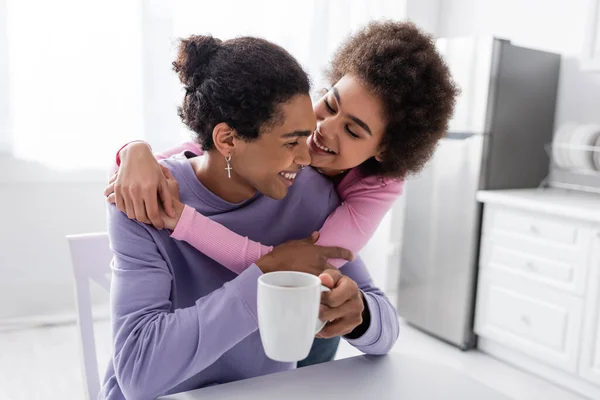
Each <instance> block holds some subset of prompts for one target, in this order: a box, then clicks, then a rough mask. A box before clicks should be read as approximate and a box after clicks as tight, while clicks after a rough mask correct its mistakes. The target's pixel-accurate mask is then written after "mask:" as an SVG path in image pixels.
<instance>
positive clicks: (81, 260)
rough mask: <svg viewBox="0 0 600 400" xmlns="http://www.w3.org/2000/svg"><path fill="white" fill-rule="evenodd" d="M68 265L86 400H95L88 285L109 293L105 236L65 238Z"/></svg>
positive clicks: (95, 365) (109, 257)
mask: <svg viewBox="0 0 600 400" xmlns="http://www.w3.org/2000/svg"><path fill="white" fill-rule="evenodd" d="M67 241H68V242H69V250H70V252H71V263H72V266H73V274H74V276H75V294H76V296H77V313H78V318H77V325H78V327H79V336H80V346H81V347H80V348H81V354H82V356H83V360H82V366H83V370H84V383H85V390H86V395H87V397H88V399H89V400H95V399H97V398H98V394H99V393H100V378H99V374H98V361H97V358H96V341H95V339H94V320H93V315H92V299H91V293H90V283H91V282H92V281H93V282H95V283H96V284H98V285H99V286H100V287H102V288H104V289H105V290H106V291H109V290H110V280H109V279H108V278H107V274H109V273H110V263H111V261H112V258H113V254H112V251H111V250H110V242H109V240H108V234H107V233H89V234H83V235H68V236H67Z"/></svg>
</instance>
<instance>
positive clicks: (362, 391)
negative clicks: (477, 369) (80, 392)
mask: <svg viewBox="0 0 600 400" xmlns="http://www.w3.org/2000/svg"><path fill="white" fill-rule="evenodd" d="M160 399H164V400H167V399H169V400H202V399H210V400H217V399H223V400H225V399H227V400H234V399H236V400H237V399H240V400H250V399H256V400H264V399H287V400H317V399H331V400H334V399H345V400H369V399H380V400H387V399H390V400H392V399H393V400H398V399H407V400H409V399H411V400H412V399H418V400H439V399H452V400H454V399H457V400H482V399H485V400H509V398H508V397H506V396H505V395H504V394H502V393H500V392H498V391H496V390H494V389H492V388H491V387H488V386H486V385H484V384H482V383H480V382H478V381H476V380H474V379H473V378H470V377H469V376H467V375H466V374H463V373H461V372H460V371H458V370H456V369H454V368H451V367H449V366H447V365H445V364H442V363H439V364H437V363H432V362H429V361H426V360H424V359H421V358H417V357H414V356H410V355H406V354H400V353H390V354H388V355H386V356H357V357H352V358H346V359H343V360H337V361H332V362H328V363H323V364H318V365H311V366H310V367H304V368H299V369H295V370H292V371H286V372H279V373H276V374H271V375H264V376H259V377H257V378H252V379H246V380H242V381H237V382H231V383H226V384H223V385H217V386H211V387H207V388H204V389H198V390H193V391H191V392H185V393H179V394H174V395H170V396H165V397H160Z"/></svg>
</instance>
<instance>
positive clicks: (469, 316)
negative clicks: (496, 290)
mask: <svg viewBox="0 0 600 400" xmlns="http://www.w3.org/2000/svg"><path fill="white" fill-rule="evenodd" d="M437 47H438V49H439V50H440V52H441V53H442V54H443V55H444V57H445V59H446V62H447V63H448V66H449V67H450V69H451V71H452V74H453V77H454V79H455V80H456V82H457V83H458V85H459V86H460V88H461V94H460V97H459V99H458V102H457V105H456V110H455V114H454V116H453V118H452V121H451V123H450V129H449V131H448V132H447V135H446V137H445V138H444V139H442V140H441V143H440V144H439V146H438V148H437V150H436V152H435V154H434V156H433V157H432V159H431V161H430V162H429V163H428V165H427V166H426V167H425V169H424V170H423V171H422V172H421V173H420V174H419V175H418V176H415V177H413V178H410V179H409V180H408V181H407V184H406V191H405V196H406V199H405V201H406V209H405V213H404V215H405V217H404V218H405V219H404V223H403V229H404V231H403V234H402V247H401V258H400V262H401V265H400V282H399V287H398V300H397V309H398V312H399V314H400V316H401V317H402V318H403V319H405V320H406V321H407V322H408V323H409V324H411V325H414V326H416V327H417V328H419V329H421V330H423V331H425V332H427V333H429V334H431V335H433V336H435V337H438V338H440V339H442V340H444V341H447V342H449V343H452V344H454V345H456V346H458V347H460V348H462V349H468V348H471V347H473V346H474V345H475V334H474V333H473V314H474V306H475V305H474V301H475V289H476V288H475V285H476V282H477V265H478V256H479V254H478V253H479V237H480V228H481V206H480V204H478V203H477V201H476V199H475V195H476V192H477V191H478V190H482V189H509V188H527V187H536V186H538V185H539V184H540V183H541V181H542V180H544V178H545V177H546V175H547V173H548V166H549V158H548V156H547V154H546V151H545V147H544V146H545V144H546V143H549V142H550V141H551V138H552V132H553V125H554V113H555V106H556V95H557V87H558V77H559V69H560V56H559V55H557V54H552V53H547V52H543V51H538V50H533V49H527V48H523V47H519V46H515V45H512V44H511V43H510V42H508V41H505V40H500V39H497V38H492V37H481V38H452V39H438V40H437Z"/></svg>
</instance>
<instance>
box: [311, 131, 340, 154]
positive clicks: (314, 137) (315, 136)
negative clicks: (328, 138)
mask: <svg viewBox="0 0 600 400" xmlns="http://www.w3.org/2000/svg"><path fill="white" fill-rule="evenodd" d="M313 142H315V144H316V145H317V147H318V148H320V149H321V150H323V151H325V152H327V153H329V154H335V151H333V150H331V149H330V148H329V147H325V146H323V145H322V144H321V143H319V142H318V141H317V135H314V136H313Z"/></svg>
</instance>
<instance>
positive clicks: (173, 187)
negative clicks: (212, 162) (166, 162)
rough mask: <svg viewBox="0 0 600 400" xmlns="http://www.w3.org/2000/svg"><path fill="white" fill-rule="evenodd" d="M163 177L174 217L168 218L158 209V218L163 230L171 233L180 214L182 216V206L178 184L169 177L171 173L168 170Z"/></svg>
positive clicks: (162, 209)
mask: <svg viewBox="0 0 600 400" xmlns="http://www.w3.org/2000/svg"><path fill="white" fill-rule="evenodd" d="M165 172H166V173H165V175H166V177H167V187H168V190H169V194H170V196H171V198H172V199H173V213H174V216H172V217H171V216H169V215H168V214H167V213H166V211H165V209H164V208H163V207H160V210H159V212H160V218H161V219H162V222H163V224H164V226H165V228H167V229H170V230H172V231H174V230H175V227H176V226H177V224H178V223H179V218H181V214H183V208H184V204H183V203H182V202H181V200H179V184H178V183H177V181H176V180H175V178H173V175H171V171H169V170H168V169H167V170H166V171H165Z"/></svg>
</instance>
